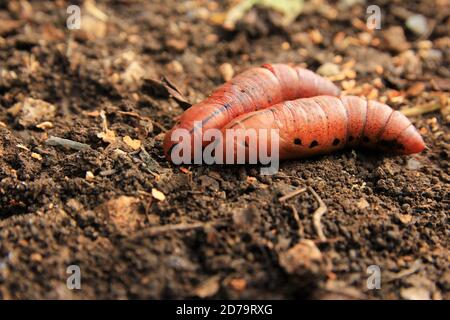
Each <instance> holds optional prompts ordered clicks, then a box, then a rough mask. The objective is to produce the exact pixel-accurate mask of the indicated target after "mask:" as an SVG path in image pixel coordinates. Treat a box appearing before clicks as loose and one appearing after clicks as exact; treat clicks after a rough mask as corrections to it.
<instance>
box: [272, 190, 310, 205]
mask: <svg viewBox="0 0 450 320" xmlns="http://www.w3.org/2000/svg"><path fill="white" fill-rule="evenodd" d="M305 191H306V188H301V189H297V190H294V191H292V192H289V193H288V194H286V195H284V196H282V197H280V198H278V201H280V202H284V201H286V200H288V199H290V198H292V197H295V196H296V195H298V194H300V193H303V192H305Z"/></svg>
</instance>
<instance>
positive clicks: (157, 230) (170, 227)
mask: <svg viewBox="0 0 450 320" xmlns="http://www.w3.org/2000/svg"><path fill="white" fill-rule="evenodd" d="M226 223H227V222H226V221H224V220H220V221H213V222H194V223H177V224H167V225H163V226H157V227H152V228H149V229H145V230H142V231H141V232H139V233H140V234H141V235H142V236H144V235H145V236H147V237H154V236H158V235H160V234H163V233H167V232H173V231H186V230H194V229H204V228H207V227H216V226H221V225H226Z"/></svg>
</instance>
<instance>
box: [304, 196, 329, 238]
mask: <svg viewBox="0 0 450 320" xmlns="http://www.w3.org/2000/svg"><path fill="white" fill-rule="evenodd" d="M308 190H309V191H310V192H311V193H312V194H313V196H314V198H316V201H317V202H318V203H319V207H318V208H317V209H316V211H314V214H313V225H314V229H316V232H317V236H318V237H319V240H320V241H326V240H327V238H326V237H325V235H324V233H323V230H322V223H321V222H320V219H321V218H322V216H323V215H324V214H325V212H327V210H328V209H327V206H326V205H325V203H324V202H323V200H322V198H321V197H320V196H319V195H318V194H317V193H316V192H315V191H314V189H313V188H311V187H308Z"/></svg>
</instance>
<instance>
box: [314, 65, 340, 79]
mask: <svg viewBox="0 0 450 320" xmlns="http://www.w3.org/2000/svg"><path fill="white" fill-rule="evenodd" d="M317 73H318V74H320V75H321V76H324V77H332V76H335V75H338V74H339V73H340V70H339V66H338V65H337V64H334V63H331V62H326V63H324V64H323V65H321V66H320V67H319V69H317Z"/></svg>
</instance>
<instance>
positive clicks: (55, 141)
mask: <svg viewBox="0 0 450 320" xmlns="http://www.w3.org/2000/svg"><path fill="white" fill-rule="evenodd" d="M45 144H47V145H49V146H63V147H67V148H70V149H75V150H83V149H89V148H90V147H91V146H90V145H88V144H85V143H81V142H76V141H73V140H69V139H63V138H58V137H55V136H50V137H49V138H48V139H47V140H46V141H45Z"/></svg>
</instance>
